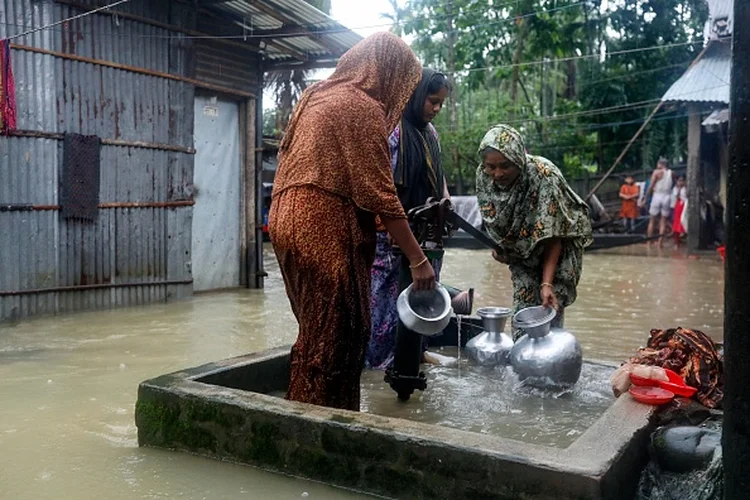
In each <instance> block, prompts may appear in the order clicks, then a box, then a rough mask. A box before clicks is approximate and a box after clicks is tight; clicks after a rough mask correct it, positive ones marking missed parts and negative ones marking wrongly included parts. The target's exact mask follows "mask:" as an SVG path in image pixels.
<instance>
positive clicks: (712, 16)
mask: <svg viewBox="0 0 750 500" xmlns="http://www.w3.org/2000/svg"><path fill="white" fill-rule="evenodd" d="M707 2H708V17H709V19H708V21H707V22H706V31H705V35H706V37H708V38H717V37H722V36H731V34H732V30H733V28H734V0H707Z"/></svg>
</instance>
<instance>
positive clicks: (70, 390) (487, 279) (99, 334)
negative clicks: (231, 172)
mask: <svg viewBox="0 0 750 500" xmlns="http://www.w3.org/2000/svg"><path fill="white" fill-rule="evenodd" d="M266 250H267V255H266V257H267V259H266V262H267V268H268V271H269V274H270V276H269V278H268V279H267V280H266V289H265V290H264V291H248V290H238V291H233V292H223V293H217V294H205V295H198V296H196V297H194V298H193V299H190V300H187V301H184V302H177V303H172V304H160V305H154V306H148V307H142V308H129V309H119V310H114V311H101V312H87V313H80V314H71V315H65V316H58V317H47V318H38V319H32V320H28V321H24V322H21V323H19V324H13V325H2V326H0V391H1V392H2V394H3V404H2V405H0V449H2V450H3V453H2V455H1V456H0V484H2V485H3V488H2V494H0V497H2V498H8V499H18V500H21V499H43V498H55V499H63V500H66V499H82V498H107V499H133V498H189V499H203V498H208V499H218V498H253V499H254V498H258V499H260V498H274V499H276V498H280V499H283V498H289V499H294V498H300V497H302V496H303V494H304V493H307V496H309V498H325V499H338V498H341V499H343V498H360V497H361V495H358V494H356V493H352V492H347V491H342V490H337V489H332V488H328V487H326V486H324V485H319V484H313V483H309V482H306V481H301V480H295V479H292V478H286V477H283V476H279V475H274V474H268V473H264V472H262V471H258V470H254V469H251V468H247V467H241V466H235V465H231V464H227V463H221V462H217V461H212V460H206V459H202V458H198V457H193V456H190V455H187V454H184V453H168V452H164V451H158V450H149V449H139V448H138V447H137V439H136V427H135V424H134V421H133V409H134V403H135V399H136V391H137V387H138V383H139V382H141V381H143V380H145V379H148V378H151V377H154V376H156V375H159V374H163V373H167V372H171V371H175V370H178V369H181V368H185V367H190V366H196V365H199V364H202V363H205V362H208V361H214V360H217V359H221V358H226V357H229V356H234V355H239V354H243V353H247V352H253V351H259V350H263V349H266V348H269V347H275V346H281V345H286V344H291V343H292V342H293V341H294V339H295V336H296V324H295V321H294V317H293V316H292V314H291V311H290V310H289V306H288V302H287V300H286V294H285V292H284V288H283V284H282V282H281V279H280V276H279V274H278V272H277V268H276V266H275V263H274V262H273V259H272V253H271V252H270V248H267V249H266ZM652 253H654V254H655V255H646V253H645V251H640V250H638V251H635V252H631V254H626V253H624V252H614V253H607V254H603V253H595V254H593V253H592V254H587V255H586V259H585V261H584V274H583V278H582V280H581V284H580V287H579V298H578V301H577V302H576V304H575V305H574V306H572V307H570V308H569V309H568V311H567V312H566V327H568V328H569V329H570V330H571V331H572V332H573V333H575V334H576V336H577V337H578V339H579V341H580V342H581V344H582V346H583V350H584V357H585V358H589V359H602V360H611V361H621V360H623V359H625V358H627V357H628V356H630V355H632V354H633V352H634V350H635V349H636V348H637V347H638V346H640V345H642V344H643V343H644V342H645V339H646V338H647V335H648V331H649V329H651V328H667V327H676V326H686V327H692V328H697V329H700V330H702V331H704V332H706V333H707V334H709V335H710V336H711V337H712V338H714V340H717V341H718V340H721V339H722V337H723V331H722V322H723V318H722V315H723V266H722V264H721V262H720V261H719V260H717V259H716V258H714V257H713V256H706V257H703V258H701V259H700V260H690V259H687V258H683V257H682V256H679V255H678V256H674V255H672V253H671V252H670V251H665V252H664V254H662V255H658V254H659V252H658V251H656V250H654V251H653V252H652ZM443 269H444V271H443V280H444V281H445V282H446V283H449V284H452V285H454V286H459V287H469V286H473V287H474V288H476V290H477V294H478V298H477V304H476V306H485V305H501V306H509V305H510V303H511V285H510V274H509V272H508V270H507V267H506V266H503V265H501V264H498V263H496V262H494V261H493V260H492V258H491V256H490V255H489V253H488V252H484V251H476V250H451V251H450V252H449V254H448V255H447V257H446V262H445V264H444V267H443ZM445 376H446V375H445V374H443V373H437V374H436V376H435V379H434V384H437V383H439V380H440V379H441V378H442V377H445ZM370 378H372V375H370ZM428 390H429V389H428ZM394 399H395V398H394Z"/></svg>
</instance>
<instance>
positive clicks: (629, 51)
mask: <svg viewBox="0 0 750 500" xmlns="http://www.w3.org/2000/svg"><path fill="white" fill-rule="evenodd" d="M698 44H703V41H702V40H700V41H694V42H679V43H669V44H664V45H650V46H648V47H639V48H637V49H624V50H615V51H612V52H608V53H607V54H606V57H609V56H619V55H624V54H633V53H637V52H646V51H652V50H660V49H672V48H675V47H686V46H688V45H698ZM596 57H600V54H585V55H580V56H570V57H558V58H554V59H552V58H547V59H539V60H536V61H525V62H518V63H513V64H500V65H493V66H482V67H475V68H469V69H463V70H457V71H458V72H465V73H472V72H475V71H487V70H492V69H510V68H515V67H522V66H534V65H539V64H550V63H554V62H567V61H577V60H579V59H592V58H596Z"/></svg>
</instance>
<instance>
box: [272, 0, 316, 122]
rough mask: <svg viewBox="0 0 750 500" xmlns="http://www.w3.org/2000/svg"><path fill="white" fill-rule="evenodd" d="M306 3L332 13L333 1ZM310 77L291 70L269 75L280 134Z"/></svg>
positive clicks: (307, 72) (299, 71)
mask: <svg viewBox="0 0 750 500" xmlns="http://www.w3.org/2000/svg"><path fill="white" fill-rule="evenodd" d="M305 2H307V3H309V4H310V5H312V6H313V7H315V8H316V9H318V10H319V11H321V12H324V13H326V14H330V13H331V0H305ZM309 76H310V71H309V70H308V71H304V70H295V69H289V70H279V71H272V72H269V73H268V76H267V78H268V85H269V87H270V88H271V89H272V90H273V93H274V95H275V96H276V130H277V132H278V133H281V132H283V130H284V129H286V126H287V123H289V117H290V116H291V114H292V109H293V108H294V105H295V104H296V103H297V100H298V99H299V96H300V95H302V92H304V91H305V89H306V88H307V82H308V80H309Z"/></svg>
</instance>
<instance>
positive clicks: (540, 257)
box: [477, 125, 593, 327]
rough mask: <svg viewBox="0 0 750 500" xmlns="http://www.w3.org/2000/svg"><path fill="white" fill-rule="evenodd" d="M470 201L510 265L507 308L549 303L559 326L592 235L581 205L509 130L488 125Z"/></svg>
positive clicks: (553, 170) (554, 171)
mask: <svg viewBox="0 0 750 500" xmlns="http://www.w3.org/2000/svg"><path fill="white" fill-rule="evenodd" d="M479 154H480V155H481V157H482V164H481V165H480V166H479V168H478V169H477V199H478V202H479V207H480V211H481V214H482V220H483V222H484V226H485V228H486V229H487V232H488V233H489V235H490V237H491V238H492V239H493V240H495V241H496V242H497V243H498V246H499V247H500V249H501V250H500V251H494V252H493V256H494V257H495V259H496V260H498V261H500V262H502V263H504V264H508V265H509V266H510V272H511V277H512V279H513V310H514V312H516V311H518V310H520V309H523V308H525V307H531V306H538V305H545V306H551V307H554V308H555V309H556V310H557V311H558V314H557V317H556V318H555V320H554V321H553V323H552V326H556V327H562V323H563V318H564V311H565V308H566V307H567V306H569V305H571V304H572V303H573V302H575V300H576V295H577V293H576V287H577V286H578V280H579V279H580V277H581V270H582V260H583V249H584V248H585V247H586V246H588V245H590V244H591V242H592V241H593V240H592V235H591V221H590V219H589V211H588V206H587V205H586V203H584V202H583V200H581V198H580V197H579V196H578V195H577V194H576V193H575V192H574V191H573V190H572V189H571V188H570V186H568V184H567V183H566V182H565V179H564V178H563V176H562V174H561V173H560V170H559V169H558V168H557V167H556V166H555V165H554V164H553V163H552V162H550V161H549V160H547V159H546V158H542V157H541V156H533V155H530V154H526V148H525V147H524V143H523V138H522V137H521V135H520V134H519V133H518V131H516V130H515V129H514V128H512V127H509V126H507V125H496V126H495V127H493V128H492V129H490V131H489V132H487V134H486V135H485V136H484V139H482V142H481V144H480V145H479Z"/></svg>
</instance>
